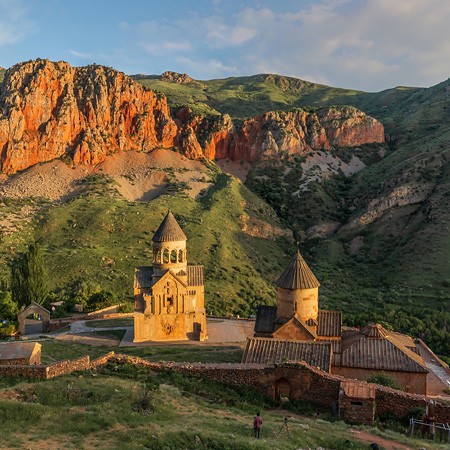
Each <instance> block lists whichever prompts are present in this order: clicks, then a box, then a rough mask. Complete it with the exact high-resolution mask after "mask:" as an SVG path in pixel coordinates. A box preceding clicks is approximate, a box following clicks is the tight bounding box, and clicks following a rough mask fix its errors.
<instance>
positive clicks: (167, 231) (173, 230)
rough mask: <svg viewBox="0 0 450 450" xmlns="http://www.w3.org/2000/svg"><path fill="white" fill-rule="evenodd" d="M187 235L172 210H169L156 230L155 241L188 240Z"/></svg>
mask: <svg viewBox="0 0 450 450" xmlns="http://www.w3.org/2000/svg"><path fill="white" fill-rule="evenodd" d="M186 240H187V237H186V235H185V234H184V233H183V230H182V229H181V227H180V225H178V222H177V220H176V219H175V217H174V215H173V214H172V212H171V211H169V212H168V213H167V215H166V217H164V220H163V221H162V222H161V225H160V226H159V228H158V229H157V230H156V233H155V235H154V236H153V239H152V241H153V242H174V241H186Z"/></svg>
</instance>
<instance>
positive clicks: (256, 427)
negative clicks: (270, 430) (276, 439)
mask: <svg viewBox="0 0 450 450" xmlns="http://www.w3.org/2000/svg"><path fill="white" fill-rule="evenodd" d="M261 425H262V419H261V416H260V414H259V413H257V414H256V416H255V417H254V418H253V432H254V433H255V438H258V439H259V433H260V431H261Z"/></svg>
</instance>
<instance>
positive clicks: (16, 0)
mask: <svg viewBox="0 0 450 450" xmlns="http://www.w3.org/2000/svg"><path fill="white" fill-rule="evenodd" d="M26 13H27V10H26V8H25V7H24V6H23V3H22V2H21V1H20V0H0V46H2V45H10V44H15V43H16V42H20V41H22V40H23V39H24V38H25V37H26V36H27V35H29V34H30V33H31V32H33V31H34V28H35V25H34V23H33V22H32V21H30V20H29V19H28V18H27V15H26Z"/></svg>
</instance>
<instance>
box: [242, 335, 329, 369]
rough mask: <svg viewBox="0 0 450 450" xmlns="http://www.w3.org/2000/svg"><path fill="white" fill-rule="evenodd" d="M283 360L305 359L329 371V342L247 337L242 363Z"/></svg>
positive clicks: (310, 363) (272, 362) (263, 362)
mask: <svg viewBox="0 0 450 450" xmlns="http://www.w3.org/2000/svg"><path fill="white" fill-rule="evenodd" d="M283 361H305V362H306V363H307V364H309V365H311V366H313V367H319V368H320V369H321V370H323V371H325V372H329V371H330V366H331V344H330V343H328V342H311V341H290V340H278V339H271V338H251V339H247V345H246V348H245V352H244V355H243V357H242V362H243V363H257V364H276V363H281V362H283Z"/></svg>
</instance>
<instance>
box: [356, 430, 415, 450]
mask: <svg viewBox="0 0 450 450" xmlns="http://www.w3.org/2000/svg"><path fill="white" fill-rule="evenodd" d="M350 431H351V432H352V434H353V436H354V438H355V439H358V441H362V442H367V444H372V443H373V442H375V443H376V444H378V445H379V446H380V447H383V448H384V449H386V450H398V449H402V450H412V447H409V446H407V445H405V444H401V443H400V442H397V441H392V440H390V439H386V438H383V437H380V436H377V435H376V434H371V433H368V432H367V431H361V430H354V429H351V430H350Z"/></svg>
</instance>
